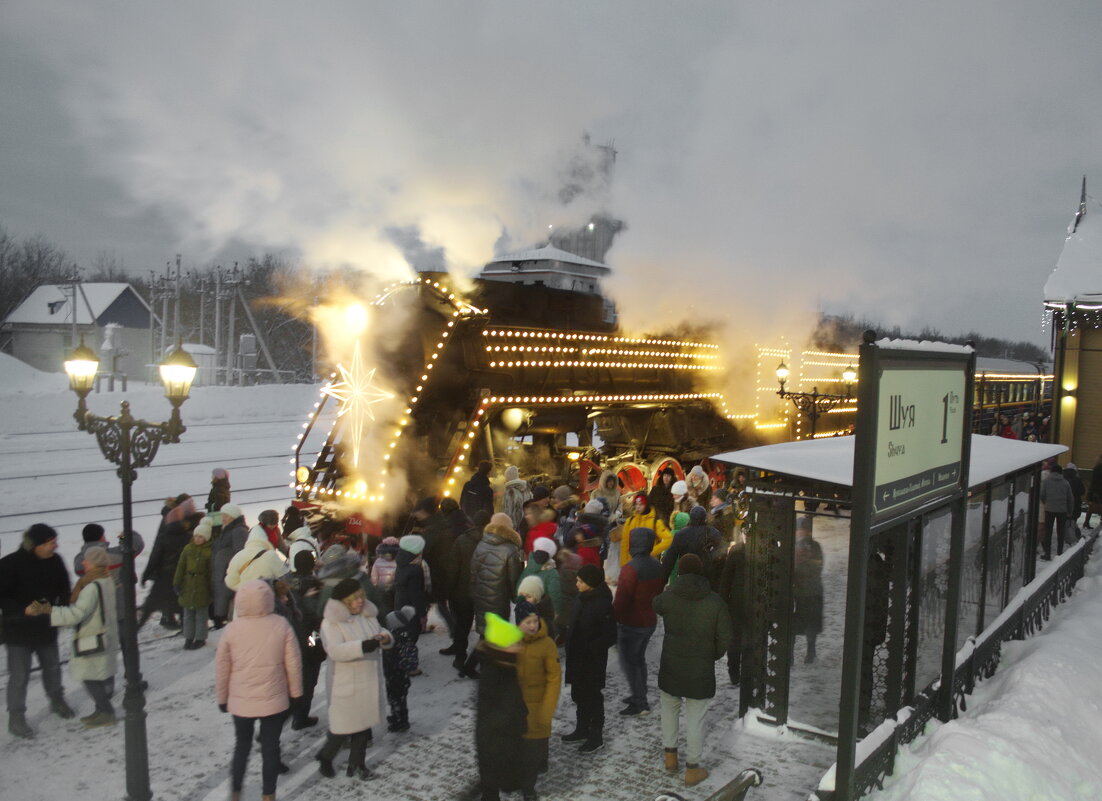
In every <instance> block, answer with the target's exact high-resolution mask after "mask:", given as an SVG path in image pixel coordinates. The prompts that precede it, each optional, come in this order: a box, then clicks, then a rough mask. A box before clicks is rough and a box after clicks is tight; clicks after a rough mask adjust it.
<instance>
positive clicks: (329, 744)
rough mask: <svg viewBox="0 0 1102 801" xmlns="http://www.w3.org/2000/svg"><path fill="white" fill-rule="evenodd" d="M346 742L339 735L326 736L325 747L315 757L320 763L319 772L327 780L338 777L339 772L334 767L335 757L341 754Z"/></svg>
mask: <svg viewBox="0 0 1102 801" xmlns="http://www.w3.org/2000/svg"><path fill="white" fill-rule="evenodd" d="M344 740H345V738H344V737H342V736H340V735H337V734H328V735H326V738H325V745H323V746H322V747H321V750H320V751H318V753H317V756H316V757H314V758H315V759H316V760H317V761H318V772H319V773H320V774H321V775H322V776H324V777H325V778H327V779H332V778H333V777H334V776H336V775H337V771H336V769H334V767H333V757H335V756H336V755H337V754H338V752H340V750H341V745H343V743H344Z"/></svg>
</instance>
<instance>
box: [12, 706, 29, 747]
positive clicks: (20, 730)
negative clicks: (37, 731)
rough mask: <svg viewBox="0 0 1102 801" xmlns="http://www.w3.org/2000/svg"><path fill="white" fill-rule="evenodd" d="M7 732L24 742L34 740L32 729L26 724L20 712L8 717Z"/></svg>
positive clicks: (24, 716) (25, 718)
mask: <svg viewBox="0 0 1102 801" xmlns="http://www.w3.org/2000/svg"><path fill="white" fill-rule="evenodd" d="M8 731H10V732H11V733H12V734H13V735H14V736H16V737H22V738H23V739H24V740H33V739H34V729H32V728H31V727H30V726H29V725H28V724H27V716H26V715H24V714H23V713H22V712H12V713H11V714H10V715H8Z"/></svg>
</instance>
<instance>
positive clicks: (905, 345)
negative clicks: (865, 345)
mask: <svg viewBox="0 0 1102 801" xmlns="http://www.w3.org/2000/svg"><path fill="white" fill-rule="evenodd" d="M876 346H877V347H878V348H884V349H886V350H925V351H931V352H933V353H971V352H972V348H970V347H968V346H967V345H954V344H952V343H950V342H935V341H933V340H930V339H923V340H921V341H919V340H917V339H887V338H884V339H878V340H877V341H876Z"/></svg>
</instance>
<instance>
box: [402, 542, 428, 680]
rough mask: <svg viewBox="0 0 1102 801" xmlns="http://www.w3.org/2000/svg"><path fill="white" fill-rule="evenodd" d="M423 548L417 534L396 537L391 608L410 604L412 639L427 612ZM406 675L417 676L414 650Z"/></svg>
mask: <svg viewBox="0 0 1102 801" xmlns="http://www.w3.org/2000/svg"><path fill="white" fill-rule="evenodd" d="M424 549H425V539H424V538H423V537H421V536H420V535H419V534H407V535H406V536H404V537H402V539H401V540H399V541H398V557H397V559H396V561H397V563H398V569H397V570H395V571H394V608H395V609H401V608H402V607H404V606H412V607H413V609H414V611H415V612H416V617H415V619H414V621H413V624H412V626H411V628H410V634H411V636H412V637H413V641H414V642H417V638H418V637H419V636H420V634H421V632H422V631H424V630H425V626H426V623H427V618H428V614H429V600H428V591H427V589H426V583H427V582H426V581H425V569H424V567H423V562H422V559H421V552H422V551H423V550H424ZM409 675H410V676H420V675H421V668H420V666H419V660H418V658H417V652H416V651H414V654H413V668H412V669H411V670H410V671H409Z"/></svg>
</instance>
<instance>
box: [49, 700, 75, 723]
mask: <svg viewBox="0 0 1102 801" xmlns="http://www.w3.org/2000/svg"><path fill="white" fill-rule="evenodd" d="M50 711H51V712H53V713H54V714H55V715H57V716H58V717H59V718H65V720H69V719H70V718H75V717H76V716H77V713H76V712H74V711H73V708H72V707H71V706H69V705H68V704H67V703H65V699H64V698H62V697H61V696H60V695H59V696H58V697H57V698H55V699H53V700H52V701H50Z"/></svg>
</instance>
